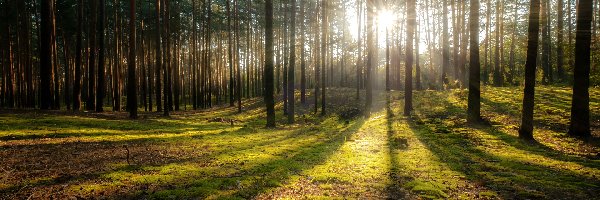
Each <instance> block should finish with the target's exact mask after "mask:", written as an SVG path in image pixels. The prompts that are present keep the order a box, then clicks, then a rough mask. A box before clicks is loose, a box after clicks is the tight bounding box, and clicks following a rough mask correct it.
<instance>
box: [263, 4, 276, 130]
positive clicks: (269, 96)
mask: <svg viewBox="0 0 600 200" xmlns="http://www.w3.org/2000/svg"><path fill="white" fill-rule="evenodd" d="M273 56H274V52H273V1H272V0H265V69H264V70H265V72H264V79H265V88H264V90H265V97H264V98H265V104H266V107H267V127H275V101H274V99H273Z"/></svg>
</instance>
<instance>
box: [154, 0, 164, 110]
mask: <svg viewBox="0 0 600 200" xmlns="http://www.w3.org/2000/svg"><path fill="white" fill-rule="evenodd" d="M161 1H162V0H156V65H155V66H154V67H155V68H154V70H155V71H154V76H155V77H154V78H155V84H154V85H156V88H155V89H156V111H157V112H161V111H162V89H161V81H160V75H161V70H162V68H163V66H162V50H161V46H160V45H161V38H162V33H161V26H160V19H161V7H160V3H161Z"/></svg>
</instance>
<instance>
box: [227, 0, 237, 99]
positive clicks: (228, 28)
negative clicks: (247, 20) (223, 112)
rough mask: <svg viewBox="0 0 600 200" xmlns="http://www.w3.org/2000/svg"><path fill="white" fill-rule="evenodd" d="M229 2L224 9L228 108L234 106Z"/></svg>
mask: <svg viewBox="0 0 600 200" xmlns="http://www.w3.org/2000/svg"><path fill="white" fill-rule="evenodd" d="M229 1H230V0H225V5H226V7H225V9H226V10H227V45H228V46H227V58H228V59H229V60H228V61H227V63H228V64H229V106H230V107H233V106H234V101H235V99H234V98H235V96H234V94H233V91H234V90H233V89H234V80H235V79H234V78H233V31H232V30H231V8H230V3H229Z"/></svg>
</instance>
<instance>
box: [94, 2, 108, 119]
mask: <svg viewBox="0 0 600 200" xmlns="http://www.w3.org/2000/svg"><path fill="white" fill-rule="evenodd" d="M99 4H100V9H99V13H98V15H100V16H98V42H99V43H100V47H99V48H98V79H97V84H96V112H102V111H103V108H102V106H103V105H104V104H103V102H104V92H105V90H106V88H105V86H104V63H105V57H104V19H105V18H104V13H105V10H106V3H105V2H104V0H99Z"/></svg>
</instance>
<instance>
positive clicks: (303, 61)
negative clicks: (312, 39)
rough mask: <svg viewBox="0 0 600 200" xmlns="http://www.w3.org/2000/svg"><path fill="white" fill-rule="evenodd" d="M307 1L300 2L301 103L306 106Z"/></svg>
mask: <svg viewBox="0 0 600 200" xmlns="http://www.w3.org/2000/svg"><path fill="white" fill-rule="evenodd" d="M305 3H306V1H302V0H301V1H300V13H301V14H300V27H301V28H300V101H301V103H302V105H306V57H305V56H306V53H305V52H304V51H305V49H304V45H305V42H306V39H305V38H306V36H305V35H306V24H305V22H304V20H305V18H306V16H305V15H306V12H305V10H304V6H305Z"/></svg>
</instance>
